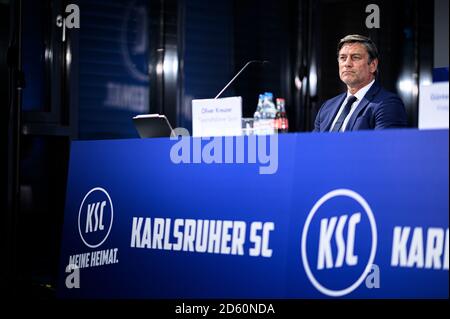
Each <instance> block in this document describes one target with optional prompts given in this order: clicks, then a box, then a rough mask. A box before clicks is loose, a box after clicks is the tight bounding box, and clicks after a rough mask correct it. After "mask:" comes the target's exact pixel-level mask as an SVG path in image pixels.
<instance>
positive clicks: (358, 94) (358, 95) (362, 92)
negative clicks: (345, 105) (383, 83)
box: [347, 79, 375, 101]
mask: <svg viewBox="0 0 450 319" xmlns="http://www.w3.org/2000/svg"><path fill="white" fill-rule="evenodd" d="M374 83H375V79H374V80H372V82H370V83H369V84H367V85H366V86H364V87H362V88H361V89H359V91H358V92H356V93H355V94H350V92H348V91H347V99H348V97H349V96H350V95H354V96H355V97H356V98H357V99H358V100H357V101H361V100H362V98H363V97H364V95H366V93H367V91H369V90H370V88H371V87H372V85H373V84H374Z"/></svg>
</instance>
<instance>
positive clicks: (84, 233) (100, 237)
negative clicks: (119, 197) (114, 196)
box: [78, 187, 114, 248]
mask: <svg viewBox="0 0 450 319" xmlns="http://www.w3.org/2000/svg"><path fill="white" fill-rule="evenodd" d="M113 215H114V212H113V204H112V201H111V197H109V194H108V192H107V191H106V190H104V189H103V188H100V187H96V188H93V189H91V190H90V191H89V192H88V193H87V194H86V196H84V198H83V201H82V202H81V206H80V210H79V212H78V232H79V233H80V237H81V240H83V242H84V243H85V245H86V246H88V247H90V248H96V247H98V246H100V245H101V244H103V243H104V242H105V240H106V239H107V238H108V235H109V232H110V231H111V227H112V224H113Z"/></svg>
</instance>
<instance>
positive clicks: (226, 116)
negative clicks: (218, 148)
mask: <svg viewBox="0 0 450 319" xmlns="http://www.w3.org/2000/svg"><path fill="white" fill-rule="evenodd" d="M241 120H242V98H241V97H240V96H236V97H227V98H222V99H203V100H192V135H193V136H194V137H202V136H239V135H242V127H241V126H242V123H241Z"/></svg>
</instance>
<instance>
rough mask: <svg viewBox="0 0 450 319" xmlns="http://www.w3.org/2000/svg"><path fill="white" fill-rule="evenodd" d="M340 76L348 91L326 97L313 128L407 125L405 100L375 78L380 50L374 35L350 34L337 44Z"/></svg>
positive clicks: (320, 129)
mask: <svg viewBox="0 0 450 319" xmlns="http://www.w3.org/2000/svg"><path fill="white" fill-rule="evenodd" d="M338 64H339V77H340V79H341V81H342V82H344V83H345V84H346V85H347V92H346V93H343V94H341V95H338V96H336V97H334V98H332V99H330V100H328V101H326V102H325V103H324V104H323V105H322V107H321V108H320V110H319V113H318V114H317V116H316V120H315V123H314V132H344V131H356V130H374V129H375V130H378V129H386V128H396V127H406V126H407V117H406V112H405V106H404V105H403V102H402V100H401V99H400V98H399V97H398V96H397V95H395V94H393V93H390V92H388V91H386V90H385V89H383V88H382V87H381V86H380V85H379V83H378V82H377V81H376V75H377V67H378V50H377V48H376V46H375V44H374V43H373V42H372V40H371V39H369V38H367V37H364V36H361V35H356V34H354V35H348V36H346V37H345V38H343V39H341V41H340V42H339V44H338Z"/></svg>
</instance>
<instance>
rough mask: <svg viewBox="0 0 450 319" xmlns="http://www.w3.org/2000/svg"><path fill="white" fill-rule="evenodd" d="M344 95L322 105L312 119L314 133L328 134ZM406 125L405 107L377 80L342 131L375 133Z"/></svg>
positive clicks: (345, 94)
mask: <svg viewBox="0 0 450 319" xmlns="http://www.w3.org/2000/svg"><path fill="white" fill-rule="evenodd" d="M346 96H347V92H345V93H343V94H341V95H338V96H336V97H334V98H332V99H330V100H328V101H325V103H324V104H323V105H322V107H321V108H320V110H319V113H318V114H317V116H316V121H315V123H314V132H328V131H329V130H330V127H331V125H332V124H333V120H334V118H335V117H336V114H337V113H338V111H339V108H340V107H341V105H342V103H344V99H345V97H346ZM407 124H408V121H407V117H406V111H405V106H404V105H403V102H402V100H401V99H400V98H399V97H398V96H397V95H395V94H393V93H391V92H388V91H386V90H385V89H383V88H382V87H381V86H380V85H379V84H378V83H377V81H375V83H374V84H373V85H372V87H371V88H370V89H369V91H367V93H366V95H365V96H364V97H363V99H362V100H361V102H360V103H359V104H358V106H357V107H356V110H355V111H354V112H353V114H352V116H351V117H350V120H349V121H348V124H347V127H346V129H345V130H346V131H357V130H379V129H386V128H396V127H406V126H407Z"/></svg>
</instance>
